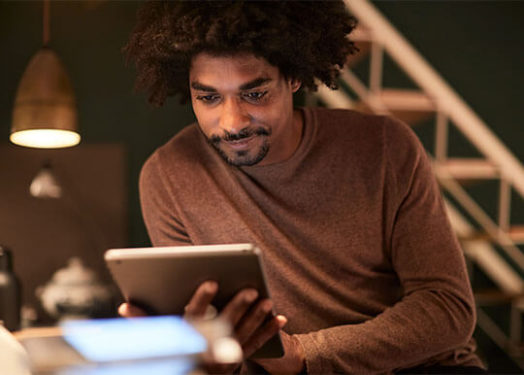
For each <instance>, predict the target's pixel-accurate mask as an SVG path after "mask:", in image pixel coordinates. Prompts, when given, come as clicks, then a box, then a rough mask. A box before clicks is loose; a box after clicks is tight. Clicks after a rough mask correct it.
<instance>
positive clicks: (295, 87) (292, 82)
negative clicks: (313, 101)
mask: <svg viewBox="0 0 524 375" xmlns="http://www.w3.org/2000/svg"><path fill="white" fill-rule="evenodd" d="M289 83H290V85H291V90H292V91H293V92H297V91H298V89H299V88H300V86H302V82H300V81H299V80H298V79H292V80H290V81H289Z"/></svg>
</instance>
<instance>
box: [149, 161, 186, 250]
mask: <svg viewBox="0 0 524 375" xmlns="http://www.w3.org/2000/svg"><path fill="white" fill-rule="evenodd" d="M161 158H162V155H161V153H160V152H159V151H157V152H155V153H154V154H153V155H152V156H151V157H150V158H149V159H148V160H147V161H146V163H145V164H144V166H143V167H142V170H141V172H140V179H139V191H140V205H141V208H142V217H143V218H144V222H145V225H146V228H147V232H148V234H149V238H150V240H151V243H152V244H153V246H184V245H190V244H191V241H190V239H189V236H188V234H187V233H186V230H185V228H184V226H183V224H182V222H181V220H180V218H179V217H178V215H177V212H178V210H177V204H176V200H175V196H174V194H173V192H172V189H171V185H170V180H169V179H168V173H166V172H165V171H164V168H165V166H164V164H163V163H162V162H161V161H160V160H161Z"/></svg>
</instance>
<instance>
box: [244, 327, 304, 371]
mask: <svg viewBox="0 0 524 375" xmlns="http://www.w3.org/2000/svg"><path fill="white" fill-rule="evenodd" d="M280 337H281V339H282V345H283V346H284V353H285V354H284V356H283V357H281V358H267V359H253V361H254V362H256V363H258V364H259V365H260V366H262V367H263V368H264V369H265V370H266V371H267V372H269V373H270V374H298V373H300V372H301V371H302V370H304V366H305V356H304V349H302V346H301V345H300V343H299V342H298V340H297V339H295V338H294V337H293V336H290V335H288V334H287V333H285V332H284V331H280Z"/></svg>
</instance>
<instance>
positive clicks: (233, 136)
mask: <svg viewBox="0 0 524 375" xmlns="http://www.w3.org/2000/svg"><path fill="white" fill-rule="evenodd" d="M254 135H256V136H259V135H265V136H269V135H271V130H268V129H265V128H262V127H259V128H255V129H252V128H244V129H242V130H240V131H239V132H237V133H230V132H228V131H227V130H224V134H223V135H222V136H219V135H212V136H211V137H210V138H209V140H210V141H211V142H212V143H214V144H218V143H220V142H221V141H226V142H231V141H239V140H241V139H244V138H249V137H251V136H254Z"/></svg>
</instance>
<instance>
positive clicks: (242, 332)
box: [235, 299, 273, 345]
mask: <svg viewBox="0 0 524 375" xmlns="http://www.w3.org/2000/svg"><path fill="white" fill-rule="evenodd" d="M272 309H273V303H272V302H271V300H269V299H265V300H262V301H260V302H259V303H258V304H257V305H256V306H255V307H254V308H253V309H252V310H251V311H250V312H249V314H247V315H246V316H245V317H244V319H243V320H241V322H240V323H239V324H238V326H237V327H236V328H235V336H236V339H237V340H238V342H239V343H240V345H242V344H244V343H245V342H246V341H248V339H249V338H250V337H251V336H252V335H253V334H254V333H255V332H256V331H257V329H258V328H259V327H260V326H261V325H262V324H263V323H264V321H265V320H266V319H267V317H268V315H269V314H270V313H271V311H272Z"/></svg>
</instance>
